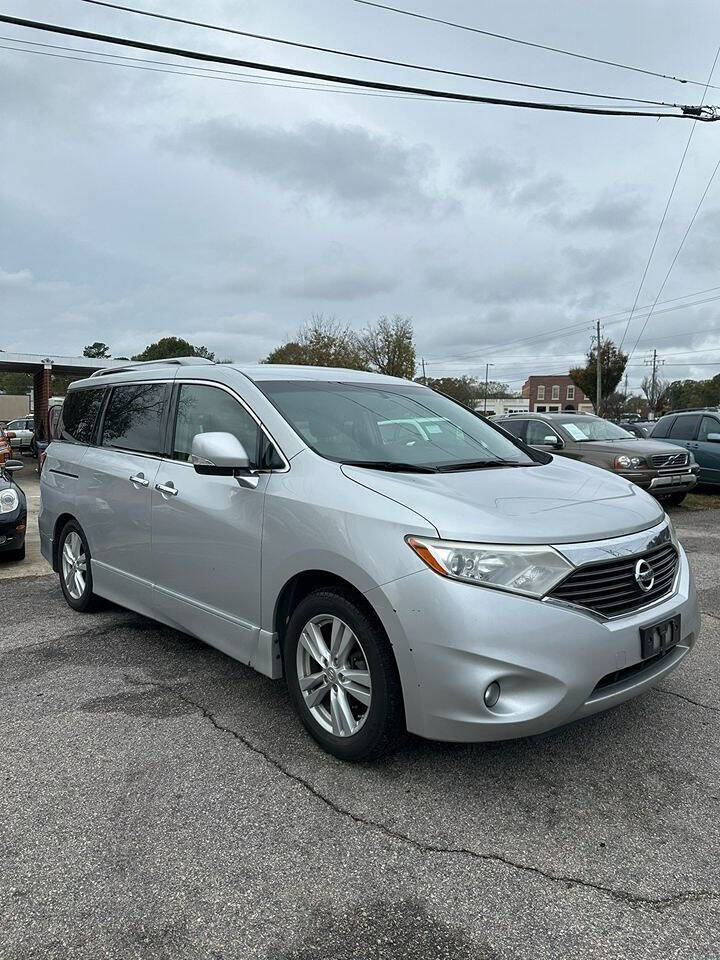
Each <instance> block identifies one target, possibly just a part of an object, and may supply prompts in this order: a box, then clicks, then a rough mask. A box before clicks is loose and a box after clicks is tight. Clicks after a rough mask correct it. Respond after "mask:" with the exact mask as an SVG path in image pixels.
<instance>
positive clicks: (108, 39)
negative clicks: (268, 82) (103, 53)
mask: <svg viewBox="0 0 720 960" xmlns="http://www.w3.org/2000/svg"><path fill="white" fill-rule="evenodd" d="M0 23H9V24H12V25H14V26H16V27H26V28H28V29H31V30H41V31H44V32H46V33H57V34H61V35H63V36H71V37H80V38H82V39H85V40H93V41H97V42H100V43H109V44H114V45H115V46H122V47H131V48H133V49H136V50H149V51H151V52H154V53H164V54H168V55H170V56H176V57H183V58H185V59H188V60H200V61H202V62H209V63H225V64H229V65H230V66H234V67H244V68H246V69H252V70H262V71H265V72H268V73H279V74H281V75H284V76H292V77H305V78H307V79H310V80H321V81H329V82H330V83H339V84H346V85H348V86H352V87H361V88H364V89H370V90H386V91H390V92H393V93H411V94H418V95H420V96H425V97H432V98H434V99H439V100H453V101H459V102H463V103H483V104H494V105H496V106H505V107H519V108H523V109H530V110H545V111H554V112H561V113H581V114H590V115H594V116H624V117H672V118H677V119H691V120H706V121H710V120H718V119H720V111H718V110H716V109H715V108H714V107H705V106H684V107H682V108H681V110H682V112H681V113H660V112H658V111H641V110H627V109H620V110H617V109H611V108H608V107H599V106H598V107H584V106H573V105H569V104H558V103H543V102H538V101H534V100H510V99H506V98H500V97H485V96H480V95H478V94H468V93H454V92H452V91H449V90H436V89H432V88H427V87H411V86H407V85H405V84H396V83H382V82H380V81H377V80H362V79H360V78H357V77H346V76H343V75H334V74H328V73H321V72H319V71H315V70H301V69H298V68H296V67H284V66H280V65H277V64H268V63H260V62H257V61H252V60H240V59H238V58H236V57H226V56H221V55H219V54H211V53H203V52H200V51H197V50H186V49H183V48H180V47H170V46H167V45H164V44H157V43H148V42H146V41H140V40H130V39H128V38H126V37H117V36H112V35H109V34H103V33H95V32H92V31H89V30H79V29H76V28H74V27H64V26H61V25H59V24H52V23H45V22H42V21H38V20H25V19H23V18H21V17H10V16H7V15H6V14H0Z"/></svg>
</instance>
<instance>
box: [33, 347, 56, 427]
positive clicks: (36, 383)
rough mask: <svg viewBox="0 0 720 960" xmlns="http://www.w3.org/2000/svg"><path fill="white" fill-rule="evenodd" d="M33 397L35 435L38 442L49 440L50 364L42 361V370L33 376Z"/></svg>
mask: <svg viewBox="0 0 720 960" xmlns="http://www.w3.org/2000/svg"><path fill="white" fill-rule="evenodd" d="M33 396H34V399H35V409H34V415H35V435H36V437H37V439H38V440H41V441H45V440H47V439H48V438H49V428H48V407H49V404H50V397H51V396H52V363H51V362H50V361H49V360H44V361H43V369H42V370H38V371H37V373H36V374H35V375H34V376H33Z"/></svg>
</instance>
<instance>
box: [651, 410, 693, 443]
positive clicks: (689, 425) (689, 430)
mask: <svg viewBox="0 0 720 960" xmlns="http://www.w3.org/2000/svg"><path fill="white" fill-rule="evenodd" d="M699 426H700V414H699V413H683V414H680V415H679V416H678V417H677V418H676V419H675V422H674V423H673V425H672V426H671V427H670V430H669V431H668V433H667V440H668V441H669V442H670V443H675V444H677V445H678V446H679V447H685V449H686V450H692V451H693V453H694V452H695V449H694V447H695V444H694V441H695V438H696V436H697V432H698V427H699ZM658 436H659V434H656V433H655V431H654V430H653V439H657V437H658Z"/></svg>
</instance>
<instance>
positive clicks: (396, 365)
mask: <svg viewBox="0 0 720 960" xmlns="http://www.w3.org/2000/svg"><path fill="white" fill-rule="evenodd" d="M358 346H359V349H360V354H361V355H362V356H363V357H364V359H365V363H366V364H367V366H368V368H369V369H370V370H372V371H373V372H374V373H383V374H385V375H386V376H389V377H404V378H405V379H406V380H412V378H413V377H414V376H415V337H414V332H413V325H412V320H411V319H410V318H409V317H402V316H400V314H395V316H394V317H380V319H379V320H378V322H377V323H376V324H375V325H374V326H370V327H368V328H367V330H366V331H365V333H364V334H363V335H362V336H361V337H360V338H359V341H358Z"/></svg>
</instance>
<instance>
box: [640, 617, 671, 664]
mask: <svg viewBox="0 0 720 960" xmlns="http://www.w3.org/2000/svg"><path fill="white" fill-rule="evenodd" d="M679 641H680V616H679V614H678V616H675V617H669V618H668V619H667V620H660V621H659V622H658V623H653V624H652V625H651V626H649V627H640V649H641V653H642V658H643V660H647V659H649V658H650V657H656V656H657V655H658V654H659V653H667V651H668V650H671V649H672V648H673V647H674V646H675V645H676V644H677V643H679Z"/></svg>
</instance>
